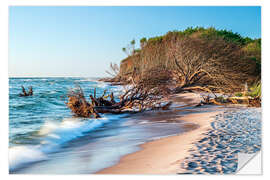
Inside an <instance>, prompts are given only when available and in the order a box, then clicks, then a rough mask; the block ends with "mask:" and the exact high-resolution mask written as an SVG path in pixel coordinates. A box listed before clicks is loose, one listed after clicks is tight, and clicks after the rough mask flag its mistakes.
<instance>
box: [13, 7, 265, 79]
mask: <svg viewBox="0 0 270 180" xmlns="http://www.w3.org/2000/svg"><path fill="white" fill-rule="evenodd" d="M9 10H10V11H9V13H10V16H9V76H10V77H14V76H24V77H25V76H81V77H82V76H83V77H100V76H107V75H106V74H105V73H104V71H105V70H107V69H108V67H109V63H110V62H115V63H119V62H120V61H121V60H122V59H123V58H125V57H126V55H125V54H124V53H123V52H122V47H125V46H126V45H127V44H128V43H129V42H130V41H131V40H132V39H135V40H136V42H139V39H140V38H142V37H153V36H157V35H163V34H165V33H166V32H168V31H172V30H183V29H185V28H187V27H191V26H203V27H210V26H213V27H216V28H217V29H227V30H232V31H233V32H238V33H239V34H241V35H242V36H249V37H251V38H259V37H261V9H260V7H79V6H78V7H75V6H73V7H34V6H32V7H20V6H18V7H16V6H14V7H10V9H9Z"/></svg>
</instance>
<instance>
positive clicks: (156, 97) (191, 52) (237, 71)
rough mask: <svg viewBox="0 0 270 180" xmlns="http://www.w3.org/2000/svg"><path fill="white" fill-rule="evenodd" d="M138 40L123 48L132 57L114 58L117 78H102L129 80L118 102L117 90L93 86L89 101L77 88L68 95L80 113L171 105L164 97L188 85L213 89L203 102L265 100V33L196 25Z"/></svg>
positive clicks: (255, 103)
mask: <svg viewBox="0 0 270 180" xmlns="http://www.w3.org/2000/svg"><path fill="white" fill-rule="evenodd" d="M135 43H136V42H135V40H132V41H131V42H130V43H129V44H128V45H127V47H124V48H123V49H122V50H123V51H124V52H125V53H126V54H127V56H128V57H127V58H125V59H124V60H122V61H121V64H120V67H119V66H118V65H117V64H113V63H111V64H110V71H106V72H107V73H108V74H110V75H111V76H112V78H109V79H108V78H107V79H106V78H105V79H101V80H103V81H107V82H111V83H112V84H113V85H118V84H121V85H123V84H128V85H130V87H129V88H128V89H126V90H125V91H124V92H123V94H122V95H120V97H119V99H120V100H119V102H116V101H115V100H114V99H115V98H114V96H113V94H111V95H107V96H105V94H106V92H104V94H103V95H102V96H101V97H98V98H97V97H96V95H95V92H94V94H93V95H90V99H91V102H88V101H87V100H86V98H85V97H84V94H83V91H82V90H81V89H80V88H78V89H79V91H72V92H71V93H70V94H69V95H68V102H67V106H68V107H69V108H70V109H71V110H72V112H73V113H74V114H75V115H77V116H83V117H89V116H94V117H96V118H98V117H100V115H99V113H122V112H127V111H130V110H131V111H132V112H134V109H137V110H138V111H143V110H146V109H157V108H158V109H167V108H168V107H169V106H170V104H171V102H168V103H167V104H166V105H163V106H161V104H162V98H163V97H166V96H167V95H168V94H172V93H181V92H185V91H205V92H208V95H206V96H205V97H203V101H201V103H200V104H198V106H201V105H204V104H216V105H224V104H247V105H249V106H260V105H261V82H260V79H261V77H260V74H261V39H251V38H248V37H242V36H240V35H239V34H238V33H234V32H232V31H227V30H217V29H215V28H202V27H196V28H187V29H186V30H184V31H171V32H168V33H167V34H165V35H164V36H157V37H153V38H149V39H147V38H145V37H144V38H142V39H141V40H140V49H135ZM248 87H250V88H248ZM209 94H212V95H214V96H211V97H210V95H209ZM217 94H218V95H217ZM108 97H110V99H109V100H108Z"/></svg>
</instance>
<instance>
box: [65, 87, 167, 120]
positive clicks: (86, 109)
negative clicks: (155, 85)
mask: <svg viewBox="0 0 270 180" xmlns="http://www.w3.org/2000/svg"><path fill="white" fill-rule="evenodd" d="M106 93H107V91H106V90H104V92H103V95H102V96H100V97H96V89H94V95H92V94H90V95H89V98H90V100H91V102H88V101H87V100H86V98H85V96H84V93H83V91H82V89H81V87H79V86H78V88H77V89H75V90H73V91H71V92H69V94H68V102H67V103H66V105H67V107H68V108H70V109H71V111H72V112H73V113H74V114H75V115H76V116H79V117H95V118H99V117H101V116H100V113H112V114H119V113H125V112H140V111H143V110H146V109H162V110H167V109H169V107H170V105H171V104H172V102H168V103H166V104H165V105H161V103H160V100H161V98H162V97H161V96H160V95H159V92H158V89H147V88H144V87H143V86H134V87H132V88H129V89H128V90H126V92H125V93H124V94H122V95H121V96H120V97H119V102H116V101H115V97H114V94H113V93H110V94H109V95H107V96H106Z"/></svg>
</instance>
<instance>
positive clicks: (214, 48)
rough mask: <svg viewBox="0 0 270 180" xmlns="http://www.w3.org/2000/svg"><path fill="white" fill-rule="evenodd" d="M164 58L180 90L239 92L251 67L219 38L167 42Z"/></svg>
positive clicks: (232, 45)
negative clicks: (172, 67) (171, 66)
mask: <svg viewBox="0 0 270 180" xmlns="http://www.w3.org/2000/svg"><path fill="white" fill-rule="evenodd" d="M167 53H168V57H169V58H170V59H171V60H172V61H174V63H175V67H176V68H175V73H176V74H177V76H178V77H179V82H180V87H182V88H184V87H190V86H204V87H208V88H211V89H219V90H223V91H226V90H232V89H242V88H243V84H244V83H245V81H246V80H247V79H248V76H249V75H250V74H252V72H254V67H255V66H254V65H253V62H252V61H249V60H247V59H245V58H243V57H245V56H244V55H243V53H244V52H243V51H242V50H241V47H240V46H239V45H237V44H235V43H230V42H227V41H225V40H224V39H222V38H219V37H216V38H213V39H204V38H200V37H185V38H183V39H181V40H177V41H171V43H170V45H169V49H168V51H167Z"/></svg>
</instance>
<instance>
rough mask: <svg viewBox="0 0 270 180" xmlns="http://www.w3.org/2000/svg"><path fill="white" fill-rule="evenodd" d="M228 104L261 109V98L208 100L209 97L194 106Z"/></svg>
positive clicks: (245, 97) (216, 98)
mask: <svg viewBox="0 0 270 180" xmlns="http://www.w3.org/2000/svg"><path fill="white" fill-rule="evenodd" d="M229 104H242V105H247V106H249V107H261V98H260V97H255V98H254V97H250V96H244V97H227V98H224V97H222V96H220V97H217V96H216V97H215V98H210V96H209V95H208V96H206V97H203V100H202V101H201V102H200V103H199V104H198V105H196V106H202V105H229Z"/></svg>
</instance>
